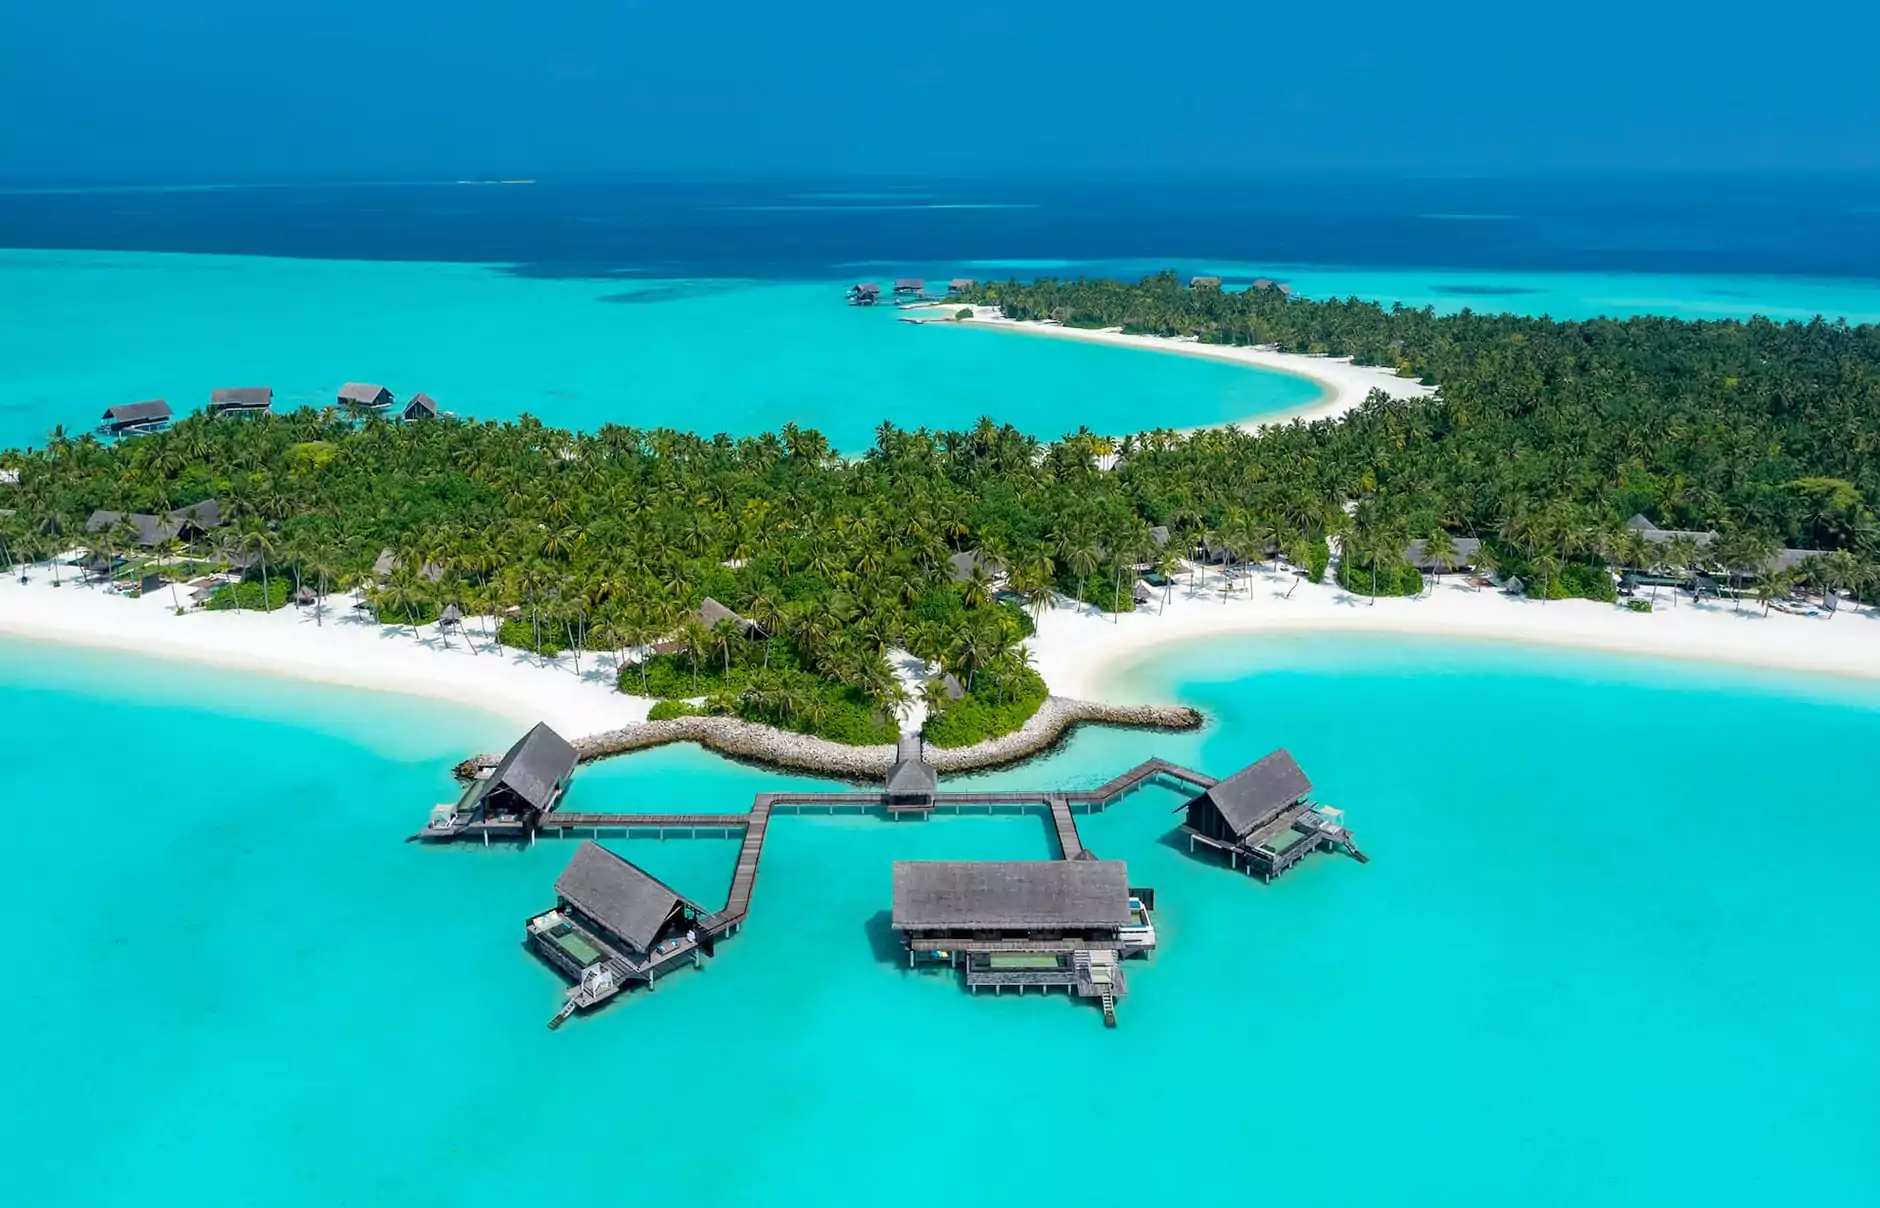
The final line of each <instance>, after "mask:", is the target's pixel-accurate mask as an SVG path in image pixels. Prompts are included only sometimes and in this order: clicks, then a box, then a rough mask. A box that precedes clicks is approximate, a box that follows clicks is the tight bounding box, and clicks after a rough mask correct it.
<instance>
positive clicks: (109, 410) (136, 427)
mask: <svg viewBox="0 0 1880 1208" xmlns="http://www.w3.org/2000/svg"><path fill="white" fill-rule="evenodd" d="M172 418H173V416H172V413H171V411H170V404H168V403H166V402H164V401H163V400H162V399H160V398H153V399H149V400H147V401H145V402H141V403H120V404H119V405H117V406H115V407H106V408H105V409H104V419H103V421H102V422H100V423H99V425H98V435H100V436H138V435H141V434H142V433H145V432H155V431H158V430H159V429H161V428H165V427H167V426H168V425H169V423H170V420H171V419H172Z"/></svg>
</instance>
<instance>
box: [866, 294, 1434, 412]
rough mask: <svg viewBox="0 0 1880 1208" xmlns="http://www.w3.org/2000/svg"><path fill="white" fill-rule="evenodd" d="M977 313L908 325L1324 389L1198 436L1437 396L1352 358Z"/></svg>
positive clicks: (988, 309)
mask: <svg viewBox="0 0 1880 1208" xmlns="http://www.w3.org/2000/svg"><path fill="white" fill-rule="evenodd" d="M932 308H933V309H934V310H935V311H936V312H938V311H942V310H945V311H949V312H955V313H956V312H957V311H959V310H960V309H963V308H961V307H949V306H947V305H946V303H943V302H939V303H933V304H932ZM921 309H925V308H923V307H914V308H910V310H909V312H908V314H909V315H911V314H914V313H916V312H918V311H919V310H921ZM972 309H973V317H972V318H970V319H955V318H953V317H952V315H951V313H949V314H946V315H941V314H938V313H936V315H935V317H933V318H910V317H908V316H907V315H904V316H903V322H908V323H913V324H915V325H917V326H926V325H928V324H935V325H938V326H943V327H944V326H946V325H948V324H951V325H953V326H956V327H979V328H986V329H990V330H996V331H1014V332H1020V333H1023V334H1025V335H1035V336H1047V337H1051V338H1054V339H1061V340H1076V341H1078V342H1080V343H1085V344H1103V345H1107V346H1109V347H1112V348H1135V349H1139V350H1142V351H1146V352H1160V353H1167V354H1172V355H1174V356H1187V357H1199V358H1201V359H1203V360H1210V361H1225V362H1227V363H1229V364H1233V365H1241V366H1244V367H1246V368H1249V369H1259V370H1264V371H1266V372H1268V373H1283V374H1286V375H1287V376H1289V377H1297V378H1304V379H1306V380H1307V381H1309V382H1312V383H1314V384H1316V385H1317V386H1318V387H1319V397H1318V398H1317V399H1315V400H1314V401H1313V402H1311V403H1309V404H1307V405H1306V406H1303V407H1293V408H1288V409H1284V410H1280V411H1273V412H1268V413H1266V414H1264V415H1254V416H1249V417H1247V418H1245V419H1240V420H1228V421H1226V422H1225V423H1220V424H1198V425H1193V426H1191V427H1187V428H1183V429H1181V431H1184V432H1195V431H1200V430H1202V429H1205V428H1223V427H1227V426H1229V425H1233V426H1235V427H1243V428H1259V427H1264V426H1266V425H1269V424H1286V423H1291V422H1292V421H1294V420H1299V421H1301V422H1303V423H1311V422H1313V421H1314V420H1321V419H1336V418H1338V417H1339V416H1341V415H1343V414H1345V413H1346V412H1347V411H1351V410H1353V409H1354V408H1356V407H1359V406H1361V405H1362V404H1363V403H1364V400H1365V399H1367V398H1369V397H1370V396H1371V391H1373V390H1382V391H1383V392H1384V393H1386V394H1388V395H1390V397H1392V398H1396V399H1406V400H1408V399H1419V398H1428V397H1429V396H1430V395H1432V394H1435V393H1436V387H1434V386H1425V385H1424V384H1423V383H1421V382H1418V381H1415V380H1413V379H1411V378H1404V377H1398V376H1397V375H1396V374H1394V373H1392V372H1391V371H1390V370H1388V369H1383V368H1379V367H1377V366H1374V365H1358V364H1354V363H1353V362H1352V360H1351V358H1349V357H1329V356H1308V355H1306V354H1305V353H1297V352H1280V351H1279V350H1277V349H1274V348H1271V347H1267V346H1264V345H1248V344H1203V343H1201V342H1200V341H1198V340H1192V339H1177V338H1176V337H1173V336H1150V335H1130V334H1127V333H1125V332H1124V331H1123V330H1122V329H1120V328H1116V327H1105V328H1100V329H1098V328H1088V327H1064V326H1062V325H1060V324H1057V323H1046V322H1043V321H1041V320H1036V319H1008V318H1006V317H1005V316H1004V315H1002V314H1000V313H999V309H998V307H996V306H975V307H973V308H972Z"/></svg>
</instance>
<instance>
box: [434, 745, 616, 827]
mask: <svg viewBox="0 0 1880 1208" xmlns="http://www.w3.org/2000/svg"><path fill="white" fill-rule="evenodd" d="M579 759H580V756H579V755H578V754H577V753H576V752H575V749H574V744H572V743H570V742H569V741H568V740H567V739H565V738H563V737H562V736H561V735H559V734H557V733H555V731H553V730H551V729H549V728H548V725H547V723H545V722H538V723H537V724H536V726H535V728H534V729H533V730H530V731H529V732H528V733H527V734H524V735H523V736H522V737H521V738H520V739H518V740H517V741H516V745H515V746H513V747H510V748H509V750H508V752H507V753H505V754H504V755H503V757H502V758H501V759H499V760H497V761H496V763H495V764H494V765H492V766H490V767H487V768H479V769H477V776H476V779H474V780H472V781H471V782H470V787H469V788H467V789H465V790H464V794H463V796H462V797H461V798H459V799H458V801H457V802H456V804H454V805H451V804H445V805H440V806H437V807H435V808H434V809H432V811H431V818H430V821H429V822H428V823H426V825H425V828H424V829H423V830H422V831H420V832H418V835H417V838H419V839H425V840H431V841H443V840H449V839H454V838H457V837H458V836H459V835H466V834H481V835H482V836H483V841H484V842H485V843H488V842H489V839H490V836H491V835H492V834H494V835H499V836H504V837H509V838H519V837H526V836H528V835H530V834H532V833H533V832H534V830H535V827H536V825H537V824H538V823H539V822H540V821H541V818H542V815H543V814H546V813H547V812H548V811H550V810H552V809H554V808H555V806H556V805H557V804H559V803H560V801H561V798H562V794H564V793H566V792H567V791H568V782H569V781H570V780H572V779H574V768H575V764H576V763H577V762H579Z"/></svg>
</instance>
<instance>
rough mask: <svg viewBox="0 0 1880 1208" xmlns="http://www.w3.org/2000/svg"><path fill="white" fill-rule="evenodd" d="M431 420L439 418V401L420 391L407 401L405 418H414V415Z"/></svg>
mask: <svg viewBox="0 0 1880 1208" xmlns="http://www.w3.org/2000/svg"><path fill="white" fill-rule="evenodd" d="M414 412H415V413H416V414H417V415H420V416H424V417H426V418H429V419H436V418H437V412H438V407H437V400H436V399H434V398H432V397H431V396H430V395H428V394H426V393H424V392H423V391H422V390H420V391H419V392H418V393H416V394H414V395H412V396H411V397H410V398H408V399H406V400H405V418H406V419H411V418H413V413H414Z"/></svg>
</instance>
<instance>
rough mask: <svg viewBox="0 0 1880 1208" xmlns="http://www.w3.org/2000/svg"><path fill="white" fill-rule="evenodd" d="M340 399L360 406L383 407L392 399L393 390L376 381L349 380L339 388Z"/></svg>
mask: <svg viewBox="0 0 1880 1208" xmlns="http://www.w3.org/2000/svg"><path fill="white" fill-rule="evenodd" d="M339 401H340V402H342V403H351V404H353V405H354V406H359V407H383V406H386V405H388V404H389V403H390V402H391V401H392V392H391V391H389V390H387V389H386V388H385V387H383V386H381V385H379V384H378V383H376V382H347V383H346V384H345V385H344V386H341V387H340V388H339Z"/></svg>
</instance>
